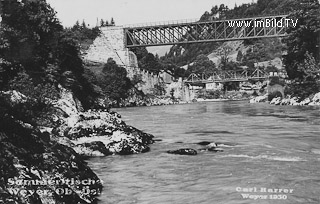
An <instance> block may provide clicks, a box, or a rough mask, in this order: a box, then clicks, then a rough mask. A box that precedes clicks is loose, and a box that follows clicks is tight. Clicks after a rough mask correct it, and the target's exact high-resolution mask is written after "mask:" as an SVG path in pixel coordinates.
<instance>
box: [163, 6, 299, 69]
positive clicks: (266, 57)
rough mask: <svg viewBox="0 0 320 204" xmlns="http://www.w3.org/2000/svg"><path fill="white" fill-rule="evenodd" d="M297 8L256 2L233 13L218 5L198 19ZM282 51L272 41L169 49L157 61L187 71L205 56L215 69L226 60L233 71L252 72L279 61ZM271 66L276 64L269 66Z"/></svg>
mask: <svg viewBox="0 0 320 204" xmlns="http://www.w3.org/2000/svg"><path fill="white" fill-rule="evenodd" d="M299 5H300V2H297V1H294V0H285V1H280V0H272V1H268V0H258V1H257V3H251V4H243V5H241V6H237V5H235V7H234V8H233V9H229V8H228V7H226V6H225V5H224V4H221V5H220V6H213V7H212V8H211V10H210V12H208V11H206V12H205V13H204V14H203V15H202V16H201V18H200V21H210V20H218V19H234V18H244V17H249V16H259V15H267V14H279V13H288V12H290V11H294V10H295V9H296V8H298V7H299ZM284 49H285V45H284V44H283V43H282V42H281V39H276V38H272V39H254V40H243V41H232V42H224V43H222V42H212V43H199V44H186V45H175V46H173V47H171V49H170V51H169V52H168V53H167V54H166V55H165V56H164V57H162V58H161V59H162V60H163V61H170V62H172V63H175V64H176V65H178V66H180V67H183V68H185V69H187V68H188V65H192V64H193V62H194V61H195V59H196V58H197V57H198V56H200V55H206V56H207V57H208V59H209V60H211V61H212V62H213V63H214V64H215V67H221V59H222V58H227V59H226V60H227V61H228V62H234V64H233V65H232V67H233V68H235V66H248V67H251V68H253V66H254V63H257V62H265V61H272V60H274V59H275V58H281V56H282V52H283V50H284ZM221 53H223V54H221ZM238 55H240V56H238ZM235 64H236V65H235ZM271 65H276V64H272V63H271Z"/></svg>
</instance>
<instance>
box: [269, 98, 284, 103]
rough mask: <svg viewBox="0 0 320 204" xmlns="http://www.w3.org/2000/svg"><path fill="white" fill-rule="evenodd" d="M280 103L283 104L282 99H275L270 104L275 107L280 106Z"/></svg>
mask: <svg viewBox="0 0 320 204" xmlns="http://www.w3.org/2000/svg"><path fill="white" fill-rule="evenodd" d="M280 103H281V97H276V98H273V99H272V100H271V101H270V104H273V105H280Z"/></svg>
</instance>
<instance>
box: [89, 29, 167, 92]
mask: <svg viewBox="0 0 320 204" xmlns="http://www.w3.org/2000/svg"><path fill="white" fill-rule="evenodd" d="M123 39H124V30H123V27H121V26H108V27H101V35H100V36H99V37H97V38H96V39H95V40H94V42H93V44H92V45H91V46H90V48H89V50H87V52H86V53H84V59H85V60H86V61H93V62H99V63H107V61H108V59H109V58H113V59H114V61H115V62H116V63H117V64H118V65H120V66H122V67H124V68H125V69H126V70H127V73H128V77H129V78H130V79H132V78H133V76H135V75H141V78H142V81H143V82H144V83H141V84H140V85H139V87H138V88H139V89H140V90H142V91H143V92H144V93H150V90H151V89H152V88H154V86H155V84H158V83H159V82H160V81H161V80H162V79H161V78H160V77H159V76H157V75H154V74H152V73H150V72H148V71H144V70H142V69H140V68H139V67H138V60H137V57H136V55H135V54H134V53H133V52H131V51H129V50H128V49H127V48H125V46H124V40H123Z"/></svg>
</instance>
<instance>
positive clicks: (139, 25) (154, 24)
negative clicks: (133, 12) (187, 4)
mask: <svg viewBox="0 0 320 204" xmlns="http://www.w3.org/2000/svg"><path fill="white" fill-rule="evenodd" d="M196 22H199V19H197V18H193V19H181V20H170V21H155V22H146V23H137V24H126V25H123V27H124V28H139V27H150V26H159V25H175V24H184V23H196Z"/></svg>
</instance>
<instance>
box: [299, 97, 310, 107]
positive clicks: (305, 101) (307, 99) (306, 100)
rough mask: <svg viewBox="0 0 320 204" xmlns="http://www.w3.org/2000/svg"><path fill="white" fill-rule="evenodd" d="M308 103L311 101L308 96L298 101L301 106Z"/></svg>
mask: <svg viewBox="0 0 320 204" xmlns="http://www.w3.org/2000/svg"><path fill="white" fill-rule="evenodd" d="M309 103H311V99H310V98H306V99H304V100H303V101H301V102H300V103H299V105H301V106H306V105H309Z"/></svg>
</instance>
